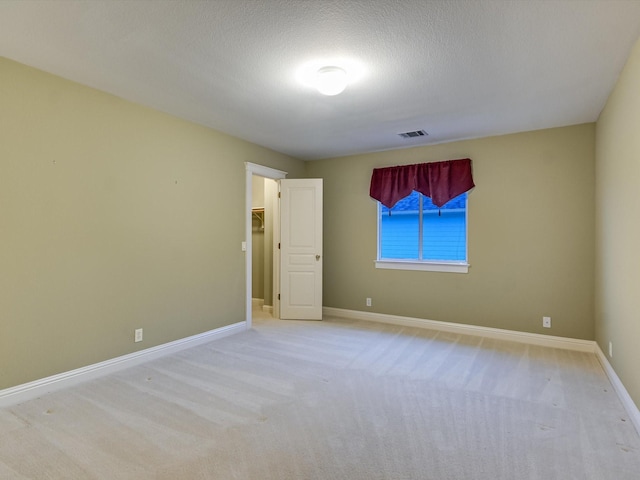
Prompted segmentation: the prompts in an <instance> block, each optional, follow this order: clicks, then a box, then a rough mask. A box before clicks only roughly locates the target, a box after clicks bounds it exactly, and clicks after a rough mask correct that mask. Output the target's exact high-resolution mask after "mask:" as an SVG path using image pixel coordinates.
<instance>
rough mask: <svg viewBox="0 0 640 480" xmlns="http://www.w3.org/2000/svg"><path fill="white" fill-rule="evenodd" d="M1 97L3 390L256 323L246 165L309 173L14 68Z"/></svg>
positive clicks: (260, 151) (2, 67) (5, 73)
mask: <svg viewBox="0 0 640 480" xmlns="http://www.w3.org/2000/svg"><path fill="white" fill-rule="evenodd" d="M0 85H2V88H1V89H0V105H1V108H0V229H1V230H0V232H1V238H2V240H1V243H0V365H1V366H2V368H0V389H2V388H7V387H11V386H14V385H18V384H21V383H24V382H28V381H31V380H35V379H38V378H42V377H46V376H49V375H52V374H55V373H59V372H64V371H68V370H71V369H74V368H78V367H81V366H84V365H89V364H93V363H96V362H100V361H103V360H106V359H109V358H113V357H116V356H119V355H123V354H127V353H130V352H133V351H136V350H139V349H144V348H149V347H151V346H154V345H158V344H162V343H166V342H169V341H172V340H176V339H179V338H184V337H187V336H190V335H194V334H197V333H201V332H204V331H208V330H211V329H215V328H217V327H221V326H224V325H228V324H232V323H235V322H239V321H243V320H244V319H245V311H244V301H245V278H244V276H245V270H244V268H245V267H244V265H245V263H244V262H245V259H244V255H245V253H244V252H242V251H241V249H240V244H241V242H242V241H243V240H244V236H245V231H244V229H245V204H244V203H245V191H244V190H245V165H244V162H245V161H250V162H254V163H259V164H262V165H267V166H270V167H273V168H277V169H280V170H285V171H287V172H289V176H290V177H292V178H295V177H296V176H303V174H304V168H305V167H304V163H303V162H301V161H298V160H295V159H292V158H289V157H286V156H284V155H281V154H278V153H275V152H273V151H270V150H267V149H264V148H261V147H258V146H256V145H253V144H250V143H247V142H244V141H241V140H239V139H236V138H233V137H230V136H227V135H224V134H222V133H219V132H216V131H213V130H211V129H207V128H204V127H200V126H197V125H195V124H192V123H189V122H186V121H182V120H179V119H176V118H174V117H171V116H169V115H165V114H162V113H159V112H157V111H153V110H151V109H147V108H144V107H141V106H137V105H134V104H132V103H129V102H126V101H123V100H121V99H119V98H116V97H113V96H111V95H107V94H105V93H101V92H99V91H96V90H93V89H91V88H87V87H84V86H81V85H78V84H75V83H72V82H69V81H67V80H64V79H62V78H59V77H55V76H52V75H49V74H46V73H43V72H41V71H38V70H35V69H32V68H28V67H25V66H23V65H20V64H17V63H15V62H12V61H9V60H6V59H0ZM136 328H144V341H143V342H142V343H135V344H134V342H133V332H134V329H136Z"/></svg>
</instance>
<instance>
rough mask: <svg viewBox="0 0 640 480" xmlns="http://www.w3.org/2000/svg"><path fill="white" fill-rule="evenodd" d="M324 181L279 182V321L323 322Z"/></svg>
mask: <svg viewBox="0 0 640 480" xmlns="http://www.w3.org/2000/svg"><path fill="white" fill-rule="evenodd" d="M322 262H323V258H322V179H321V178H305V179H283V180H280V318H282V319H299V320H322Z"/></svg>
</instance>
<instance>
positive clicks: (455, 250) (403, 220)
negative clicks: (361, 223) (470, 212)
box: [376, 191, 469, 273]
mask: <svg viewBox="0 0 640 480" xmlns="http://www.w3.org/2000/svg"><path fill="white" fill-rule="evenodd" d="M376 267H378V268H393V269H406V270H431V271H445V272H457V273H466V272H467V271H468V267H469V265H468V264H467V194H466V193H463V194H461V195H458V196H457V197H455V198H454V199H452V200H450V201H448V202H447V203H445V204H444V205H443V206H442V207H440V208H438V207H437V206H435V205H434V204H433V202H432V201H431V199H430V198H429V197H427V196H425V195H422V194H420V193H418V192H416V191H413V192H412V193H411V195H409V196H407V197H405V198H403V199H402V200H400V201H398V203H396V204H395V205H394V207H393V208H392V209H391V215H389V209H388V208H387V207H385V206H384V205H382V204H381V203H380V202H378V260H377V261H376Z"/></svg>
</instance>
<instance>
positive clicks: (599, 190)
mask: <svg viewBox="0 0 640 480" xmlns="http://www.w3.org/2000/svg"><path fill="white" fill-rule="evenodd" d="M639 86H640V40H639V41H638V42H637V43H636V45H635V47H634V49H633V51H632V53H631V55H630V57H629V60H628V61H627V65H626V67H625V69H624V71H623V72H622V74H621V76H620V78H619V79H618V83H617V85H616V87H615V89H614V90H613V92H612V93H611V95H610V97H609V100H608V102H607V104H606V106H605V108H604V110H603V112H602V113H601V115H600V118H599V119H598V123H597V128H596V173H597V175H596V179H597V182H596V309H595V320H596V340H597V342H598V344H599V345H600V348H601V349H602V351H603V352H605V353H608V349H609V342H612V344H613V358H609V361H610V362H611V364H612V366H613V367H614V369H615V370H616V373H617V374H618V376H619V377H620V379H621V380H622V382H623V383H624V385H625V387H626V389H627V390H628V392H629V394H630V395H631V397H632V398H633V400H634V401H635V403H636V405H638V406H640V373H639V369H640V367H639V366H640V348H639V347H638V345H639V344H640V254H639V253H638V245H640V220H639V216H638V213H639V212H640V89H639V88H640V87H639Z"/></svg>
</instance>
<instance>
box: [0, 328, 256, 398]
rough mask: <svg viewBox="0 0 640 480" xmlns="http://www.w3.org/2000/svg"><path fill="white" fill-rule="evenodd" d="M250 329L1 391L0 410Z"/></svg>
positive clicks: (218, 332)
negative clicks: (0, 408)
mask: <svg viewBox="0 0 640 480" xmlns="http://www.w3.org/2000/svg"><path fill="white" fill-rule="evenodd" d="M246 329H247V323H246V322H238V323H234V324H232V325H227V326H225V327H220V328H216V329H215V330H210V331H208V332H204V333H200V334H198V335H193V336H191V337H187V338H182V339H180V340H176V341H173V342H169V343H165V344H163V345H158V346H156V347H151V348H147V349H145V350H140V351H138V352H134V353H129V354H127V355H123V356H120V357H116V358H112V359H110V360H106V361H104V362H100V363H94V364H93V365H87V366H86V367H82V368H78V369H75V370H70V371H68V372H63V373H59V374H57V375H52V376H50V377H46V378H41V379H40V380H35V381H33V382H29V383H24V384H22V385H17V386H15V387H11V388H6V389H4V390H0V407H7V406H10V405H15V404H17V403H21V402H25V401H27V400H31V399H34V398H37V397H39V396H41V395H45V394H47V393H51V392H54V391H56V390H60V389H62V388H66V387H71V386H73V385H77V384H79V383H81V382H84V381H87V380H91V379H94V378H97V377H101V376H103V375H107V374H109V373H113V372H116V371H119V370H122V369H125V368H128V367H132V366H135V365H139V364H141V363H144V362H148V361H150V360H153V359H156V358H159V357H163V356H165V355H169V354H172V353H176V352H179V351H181V350H185V349H187V348H191V347H195V346H197V345H202V344H203V343H207V342H210V341H212V340H217V339H220V338H224V337H228V336H229V335H233V334H235V333H240V332H242V331H244V330H246Z"/></svg>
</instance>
